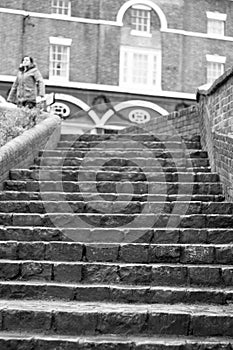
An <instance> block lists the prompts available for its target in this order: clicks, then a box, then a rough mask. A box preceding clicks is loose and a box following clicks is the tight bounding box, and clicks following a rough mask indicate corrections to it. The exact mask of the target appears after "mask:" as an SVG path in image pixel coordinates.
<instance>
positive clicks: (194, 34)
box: [161, 0, 233, 42]
mask: <svg viewBox="0 0 233 350" xmlns="http://www.w3.org/2000/svg"><path fill="white" fill-rule="evenodd" d="M232 1H233V0H232ZM161 32H164V33H171V34H180V35H185V36H191V37H196V38H205V39H215V40H222V41H230V42H232V41H233V37H232V36H223V35H218V36H217V35H213V34H212V35H211V34H208V33H199V32H188V31H185V30H182V29H169V28H167V29H165V30H161Z"/></svg>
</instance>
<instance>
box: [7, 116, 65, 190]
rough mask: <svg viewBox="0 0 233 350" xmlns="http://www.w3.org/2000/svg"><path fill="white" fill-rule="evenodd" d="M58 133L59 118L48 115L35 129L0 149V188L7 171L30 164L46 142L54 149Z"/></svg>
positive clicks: (58, 136)
mask: <svg viewBox="0 0 233 350" xmlns="http://www.w3.org/2000/svg"><path fill="white" fill-rule="evenodd" d="M60 131H61V119H60V117H59V116H57V115H50V116H49V117H48V118H46V119H44V120H43V121H42V122H40V123H39V124H37V125H36V126H35V127H33V128H31V129H29V130H26V131H25V132H24V133H22V134H21V135H19V136H17V137H16V138H14V139H12V140H11V141H9V142H7V143H6V144H5V145H3V146H2V147H0V187H1V183H2V182H3V181H4V180H5V179H6V178H7V177H8V173H9V170H11V169H14V168H16V167H17V168H18V167H21V166H27V165H30V164H32V162H33V160H34V158H35V157H36V156H37V154H38V152H39V151H40V149H41V148H44V147H45V145H46V144H47V142H49V146H50V148H51V149H53V148H55V147H56V146H57V143H58V141H59V139H60Z"/></svg>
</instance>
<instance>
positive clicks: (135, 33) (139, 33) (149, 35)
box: [130, 29, 152, 38]
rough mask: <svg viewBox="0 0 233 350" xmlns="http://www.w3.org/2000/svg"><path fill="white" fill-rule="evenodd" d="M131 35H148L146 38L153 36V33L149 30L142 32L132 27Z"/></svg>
mask: <svg viewBox="0 0 233 350" xmlns="http://www.w3.org/2000/svg"><path fill="white" fill-rule="evenodd" d="M130 34H131V35H135V36H141V37H146V38H152V34H151V33H149V32H142V31H139V30H135V29H132V30H131V32H130Z"/></svg>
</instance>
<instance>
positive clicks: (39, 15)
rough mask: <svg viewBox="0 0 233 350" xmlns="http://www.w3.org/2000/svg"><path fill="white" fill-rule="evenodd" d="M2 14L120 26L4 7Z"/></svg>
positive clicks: (0, 10) (111, 22)
mask: <svg viewBox="0 0 233 350" xmlns="http://www.w3.org/2000/svg"><path fill="white" fill-rule="evenodd" d="M0 13H8V14H12V15H21V16H28V15H29V16H30V17H35V18H43V19H53V20H61V21H67V22H78V23H89V24H103V25H109V26H120V25H119V24H118V23H117V22H115V21H105V20H99V19H89V18H81V17H69V16H65V15H57V14H52V13H51V14H50V13H40V12H31V11H23V10H15V9H8V8H4V7H0Z"/></svg>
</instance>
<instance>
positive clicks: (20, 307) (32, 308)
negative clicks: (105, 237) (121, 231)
mask: <svg viewBox="0 0 233 350" xmlns="http://www.w3.org/2000/svg"><path fill="white" fill-rule="evenodd" d="M232 312H233V308H232V305H229V306H224V305H223V306H222V305H216V306H210V305H185V304H176V305H169V308H168V306H167V305H166V304H155V305H148V304H124V305H122V304H118V303H115V304H113V303H101V302H98V303H84V302H82V303H81V302H65V301H63V302H62V301H40V302H39V303H38V302H37V301H34V300H30V301H29V300H25V301H21V300H20V301H19V300H0V313H1V316H2V325H1V330H2V331H8V332H9V331H18V332H27V331H28V332H36V333H44V334H45V333H46V334H54V335H55V334H60V335H74V336H76V335H86V334H89V335H99V334H105V335H106V334H117V335H129V334H131V335H139V334H140V335H153V336H155V335H156V334H157V335H165V334H166V335H176V336H179V335H183V336H189V335H192V336H194V337H195V336H196V337H198V336H203V337H210V336H223V337H227V336H229V337H232V336H233V316H232V315H233V313H232Z"/></svg>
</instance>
